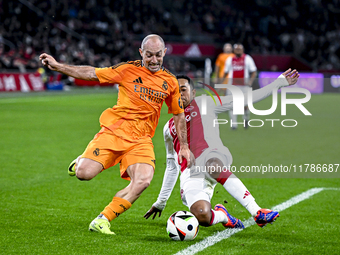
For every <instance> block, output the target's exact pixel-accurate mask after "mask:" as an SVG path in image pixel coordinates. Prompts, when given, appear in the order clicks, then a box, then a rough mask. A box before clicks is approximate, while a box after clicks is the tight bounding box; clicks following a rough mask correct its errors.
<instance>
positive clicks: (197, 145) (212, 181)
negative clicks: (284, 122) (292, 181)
mask: <svg viewBox="0 0 340 255" xmlns="http://www.w3.org/2000/svg"><path fill="white" fill-rule="evenodd" d="M177 78H178V81H179V84H180V91H181V97H182V101H183V105H184V108H185V110H184V112H185V117H186V118H185V119H186V121H187V134H188V142H189V146H190V149H191V151H192V152H193V154H194V156H195V158H196V165H195V166H193V167H192V168H191V169H190V167H187V165H186V163H185V161H183V162H182V163H178V157H177V154H178V152H179V144H178V137H177V132H176V128H175V126H174V122H173V119H170V120H169V121H168V122H167V123H166V124H165V126H164V129H163V135H164V141H165V147H166V151H167V166H166V170H165V173H164V178H163V184H162V188H161V191H160V193H159V195H158V198H157V201H156V202H155V203H154V204H153V205H152V207H151V208H150V210H149V211H148V212H147V213H146V214H145V215H144V217H145V218H146V219H148V218H149V217H150V216H151V215H153V219H154V218H155V217H156V215H157V213H159V216H161V212H162V210H163V209H164V208H165V205H166V202H167V200H168V199H169V197H170V195H171V192H172V190H173V188H174V186H175V184H176V181H177V178H178V175H179V172H181V177H180V187H181V198H182V201H183V204H184V205H186V206H187V207H188V208H189V209H190V212H191V213H192V214H194V215H195V217H196V218H197V220H198V221H199V223H200V225H202V226H212V225H215V224H217V223H222V224H223V226H224V227H226V228H244V226H243V223H242V222H241V221H240V220H239V219H237V218H235V217H233V216H231V215H230V214H229V213H228V211H227V210H226V208H225V207H224V206H223V205H221V204H217V205H216V206H215V207H214V209H212V208H211V203H210V201H211V198H212V196H213V191H214V187H215V185H216V184H217V183H220V184H221V185H222V186H223V187H224V188H225V189H226V190H227V191H228V192H229V193H230V194H231V195H232V196H233V197H234V198H235V199H236V200H237V201H238V202H239V203H240V204H241V205H242V206H244V208H246V209H247V210H248V211H249V213H250V214H251V215H252V216H253V217H254V220H255V221H256V223H257V224H258V225H259V226H260V227H263V226H265V225H266V224H268V223H271V222H273V221H275V219H276V218H277V217H278V216H279V213H278V212H275V211H272V210H269V209H261V207H259V206H258V204H257V203H256V202H255V199H254V197H253V196H252V195H251V194H250V192H249V191H248V189H247V188H246V187H245V186H244V184H243V183H242V182H241V180H240V179H239V178H237V177H236V176H235V175H234V174H233V173H231V172H230V171H229V169H228V168H229V167H230V165H231V164H232V156H231V154H230V152H229V150H228V148H227V147H225V146H224V145H223V143H222V141H221V139H220V136H219V126H218V125H217V126H215V127H214V125H213V122H214V119H217V114H218V113H221V112H224V111H228V110H231V109H232V107H233V103H232V101H233V98H232V96H224V97H221V100H222V105H217V106H216V105H215V103H214V101H213V99H212V98H206V99H207V105H206V107H205V108H206V111H207V113H206V114H202V108H203V106H202V97H201V96H199V97H195V94H196V91H195V89H194V85H193V83H192V81H191V79H190V78H189V77H187V76H177ZM298 78H299V74H298V72H297V71H296V70H294V71H292V72H291V70H290V69H288V70H287V71H286V72H284V73H283V74H282V75H280V76H279V78H278V79H276V80H275V81H274V82H272V83H271V84H270V85H268V86H266V87H265V88H262V89H258V90H255V91H254V92H253V101H254V102H257V101H260V100H262V99H264V98H266V97H268V96H269V95H271V93H272V91H273V90H278V89H279V88H281V87H285V86H289V85H293V84H295V83H296V82H297V80H298ZM208 99H210V101H208ZM245 102H247V100H245Z"/></svg>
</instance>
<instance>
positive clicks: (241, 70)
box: [224, 43, 257, 129]
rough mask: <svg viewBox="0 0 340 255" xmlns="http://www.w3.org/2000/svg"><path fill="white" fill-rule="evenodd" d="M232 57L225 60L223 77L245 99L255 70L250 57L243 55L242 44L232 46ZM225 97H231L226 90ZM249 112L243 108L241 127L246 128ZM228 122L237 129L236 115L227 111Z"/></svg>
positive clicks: (254, 76) (254, 75)
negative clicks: (239, 91)
mask: <svg viewBox="0 0 340 255" xmlns="http://www.w3.org/2000/svg"><path fill="white" fill-rule="evenodd" d="M234 54H235V56H234V57H230V58H228V59H227V60H226V64H225V68H224V77H227V76H228V77H229V79H228V84H232V85H235V86H238V87H239V88H240V89H241V90H242V92H243V94H244V95H245V97H246V96H247V91H248V90H247V88H248V86H250V87H251V86H252V85H253V82H254V80H255V78H256V75H257V68H256V65H255V62H254V60H253V58H252V57H251V56H249V55H248V54H245V53H244V48H243V45H242V44H239V43H237V44H234ZM226 95H231V92H230V91H229V90H228V89H227V93H226ZM249 115H250V111H249V109H248V107H247V106H245V107H244V116H243V126H244V127H245V128H248V120H249ZM229 117H230V121H231V122H232V129H236V128H237V115H234V114H233V112H232V111H229Z"/></svg>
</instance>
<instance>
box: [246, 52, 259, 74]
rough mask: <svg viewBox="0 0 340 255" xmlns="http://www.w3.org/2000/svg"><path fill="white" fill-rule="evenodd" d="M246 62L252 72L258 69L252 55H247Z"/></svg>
mask: <svg viewBox="0 0 340 255" xmlns="http://www.w3.org/2000/svg"><path fill="white" fill-rule="evenodd" d="M246 63H247V65H248V68H249V72H251V73H252V72H255V71H257V68H256V65H255V62H254V59H253V58H252V57H251V56H249V55H247V56H246Z"/></svg>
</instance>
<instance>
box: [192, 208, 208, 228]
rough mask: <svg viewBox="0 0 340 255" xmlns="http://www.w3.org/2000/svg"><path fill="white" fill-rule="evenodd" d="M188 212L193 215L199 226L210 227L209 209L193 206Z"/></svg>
mask: <svg viewBox="0 0 340 255" xmlns="http://www.w3.org/2000/svg"><path fill="white" fill-rule="evenodd" d="M190 212H191V213H192V214H193V215H195V217H196V218H197V220H198V222H199V223H200V225H201V226H205V227H207V226H210V220H211V208H210V207H206V206H195V207H192V208H190Z"/></svg>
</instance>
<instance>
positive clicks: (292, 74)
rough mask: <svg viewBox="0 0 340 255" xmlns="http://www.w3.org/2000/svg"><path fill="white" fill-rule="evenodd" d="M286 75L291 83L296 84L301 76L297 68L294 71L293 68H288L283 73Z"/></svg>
mask: <svg viewBox="0 0 340 255" xmlns="http://www.w3.org/2000/svg"><path fill="white" fill-rule="evenodd" d="M282 75H283V76H284V77H286V79H287V81H288V83H289V85H294V84H295V83H297V81H298V79H299V77H300V74H299V72H298V71H296V69H294V70H293V71H292V69H290V68H289V69H288V70H286V71H285V72H284V73H283V74H282Z"/></svg>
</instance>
